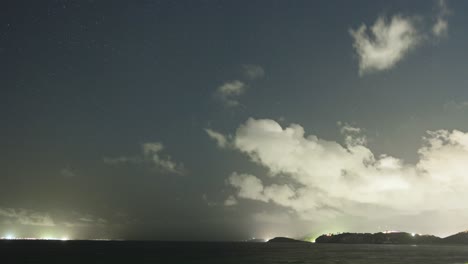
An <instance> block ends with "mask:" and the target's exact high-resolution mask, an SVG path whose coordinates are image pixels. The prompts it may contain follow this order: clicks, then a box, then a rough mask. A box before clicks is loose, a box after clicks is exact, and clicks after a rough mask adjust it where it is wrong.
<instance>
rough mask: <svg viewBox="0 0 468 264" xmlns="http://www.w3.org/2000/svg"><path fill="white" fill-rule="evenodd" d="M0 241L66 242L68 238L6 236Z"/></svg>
mask: <svg viewBox="0 0 468 264" xmlns="http://www.w3.org/2000/svg"><path fill="white" fill-rule="evenodd" d="M0 239H1V240H59V241H60V240H61V241H67V240H69V239H68V237H66V236H64V237H62V238H57V237H16V236H14V235H12V234H7V235H5V236H3V237H0Z"/></svg>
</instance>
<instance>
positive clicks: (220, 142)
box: [205, 128, 228, 148]
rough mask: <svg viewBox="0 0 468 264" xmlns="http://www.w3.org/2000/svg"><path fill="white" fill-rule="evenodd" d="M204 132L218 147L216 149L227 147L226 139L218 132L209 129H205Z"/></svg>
mask: <svg viewBox="0 0 468 264" xmlns="http://www.w3.org/2000/svg"><path fill="white" fill-rule="evenodd" d="M205 132H206V133H207V134H208V136H209V137H210V138H211V139H213V140H215V141H216V144H217V145H218V147H220V148H225V147H227V146H228V141H227V139H226V137H225V136H224V135H223V134H221V133H219V132H216V131H214V130H212V129H209V128H206V129H205Z"/></svg>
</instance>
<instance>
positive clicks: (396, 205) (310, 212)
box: [228, 118, 468, 219]
mask: <svg viewBox="0 0 468 264" xmlns="http://www.w3.org/2000/svg"><path fill="white" fill-rule="evenodd" d="M341 131H342V134H343V136H344V138H345V139H344V143H342V144H340V143H339V142H335V141H328V140H323V139H320V138H318V137H317V136H314V135H305V131H304V129H303V128H302V127H301V126H300V125H297V124H291V125H290V126H288V127H285V128H282V127H281V126H280V125H279V124H278V123H277V122H275V121H273V120H269V119H260V120H256V119H252V118H251V119H249V120H247V122H246V123H245V124H243V125H241V126H240V127H239V128H238V129H237V131H236V135H235V138H234V140H233V144H234V146H235V148H237V149H238V150H239V151H241V152H242V153H245V154H246V155H247V156H248V157H250V159H251V160H252V161H253V162H254V163H257V164H259V165H261V166H263V167H265V168H267V169H268V171H269V174H268V175H269V176H270V177H271V179H270V180H269V181H268V182H270V183H269V184H265V183H264V182H263V181H262V180H261V179H260V177H257V176H255V175H252V174H248V173H236V172H234V173H232V174H231V176H230V177H229V178H228V183H229V185H231V186H232V187H234V189H235V190H236V196H237V197H238V198H242V199H250V200H257V201H260V202H265V203H267V202H270V203H273V204H276V205H280V206H283V207H286V208H289V209H292V210H294V211H295V212H296V213H297V214H298V215H299V216H300V217H302V218H304V219H314V218H315V219H316V217H317V216H321V217H334V216H336V215H339V214H351V215H362V216H368V214H369V211H368V210H367V209H365V208H368V207H371V208H374V209H375V210H383V212H387V211H391V212H396V213H418V212H419V213H420V212H424V211H430V210H453V209H463V208H468V206H466V205H465V203H464V201H465V200H466V199H468V193H467V192H466V189H467V188H468V178H467V177H466V169H467V165H466V161H467V160H468V133H464V132H461V131H457V130H454V131H447V130H438V131H428V132H427V135H426V136H425V137H424V138H423V143H424V144H423V146H422V147H421V148H420V149H419V150H418V153H419V161H418V162H417V163H415V164H408V163H405V162H404V161H403V160H401V159H398V158H396V157H392V156H390V155H379V156H376V155H374V153H372V151H371V150H370V149H369V148H368V147H367V146H366V145H365V144H366V143H365V142H366V140H363V139H365V137H364V136H363V135H362V134H361V130H360V129H358V128H354V127H350V126H348V125H345V126H343V127H342V128H341ZM350 132H351V134H350ZM363 205H366V206H363ZM378 208H380V209H378ZM389 209H391V210H389Z"/></svg>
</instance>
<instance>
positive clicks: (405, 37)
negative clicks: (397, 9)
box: [349, 15, 421, 75]
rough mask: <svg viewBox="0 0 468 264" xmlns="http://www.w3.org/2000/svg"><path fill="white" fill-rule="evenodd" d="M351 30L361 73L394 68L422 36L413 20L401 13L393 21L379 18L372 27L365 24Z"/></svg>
mask: <svg viewBox="0 0 468 264" xmlns="http://www.w3.org/2000/svg"><path fill="white" fill-rule="evenodd" d="M349 32H350V34H351V36H352V38H353V40H354V43H353V47H354V49H355V50H356V53H357V55H358V57H359V74H361V75H362V74H365V73H368V72H372V71H381V70H388V69H390V68H392V67H393V66H394V65H395V64H396V63H397V62H399V61H400V60H402V59H403V57H404V56H406V54H408V52H409V51H410V50H411V49H412V48H414V47H415V46H416V45H417V44H418V42H419V41H420V37H421V36H420V34H419V32H418V31H417V29H416V27H415V25H414V21H413V19H412V18H408V17H403V16H400V15H396V16H393V17H392V18H391V19H390V20H387V19H386V18H385V17H379V18H377V20H376V21H375V23H374V25H372V26H371V27H370V28H368V27H367V26H366V25H364V24H362V25H361V26H360V27H359V28H357V29H356V30H354V29H350V31H349Z"/></svg>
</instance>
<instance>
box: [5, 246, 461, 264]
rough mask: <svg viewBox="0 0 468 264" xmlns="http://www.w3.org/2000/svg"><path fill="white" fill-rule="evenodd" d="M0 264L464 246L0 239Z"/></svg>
mask: <svg viewBox="0 0 468 264" xmlns="http://www.w3.org/2000/svg"><path fill="white" fill-rule="evenodd" d="M0 263H2V264H4V263H5V264H10V263H14V264H16V263H31V264H32V263H36V264H42V263H44V264H50V263H64V264H65V263H80V264H88V263H96V264H98V263H99V264H105V263H112V264H117V263H135V264H139V263H148V264H149V263H181V264H190V263H200V264H201V263H218V264H220V263H236V264H249V263H274V264H276V263H278V264H279V263H296V264H299V263H314V264H322V263H323V264H325V263H327V264H328V263H330V264H331V263H334V264H337V263H343V264H344V263H353V264H354V263H360V264H364V263H376V264H377V263H378V264H387V263H395V264H397V263H398V264H401V263H411V264H418V263H424V264H431V263H450V264H455V263H468V246H448V245H447V246H420V245H418V246H415V245H345V244H309V243H277V244H276V243H245V242H135V241H132V242H129V241H113V242H109V241H0Z"/></svg>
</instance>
